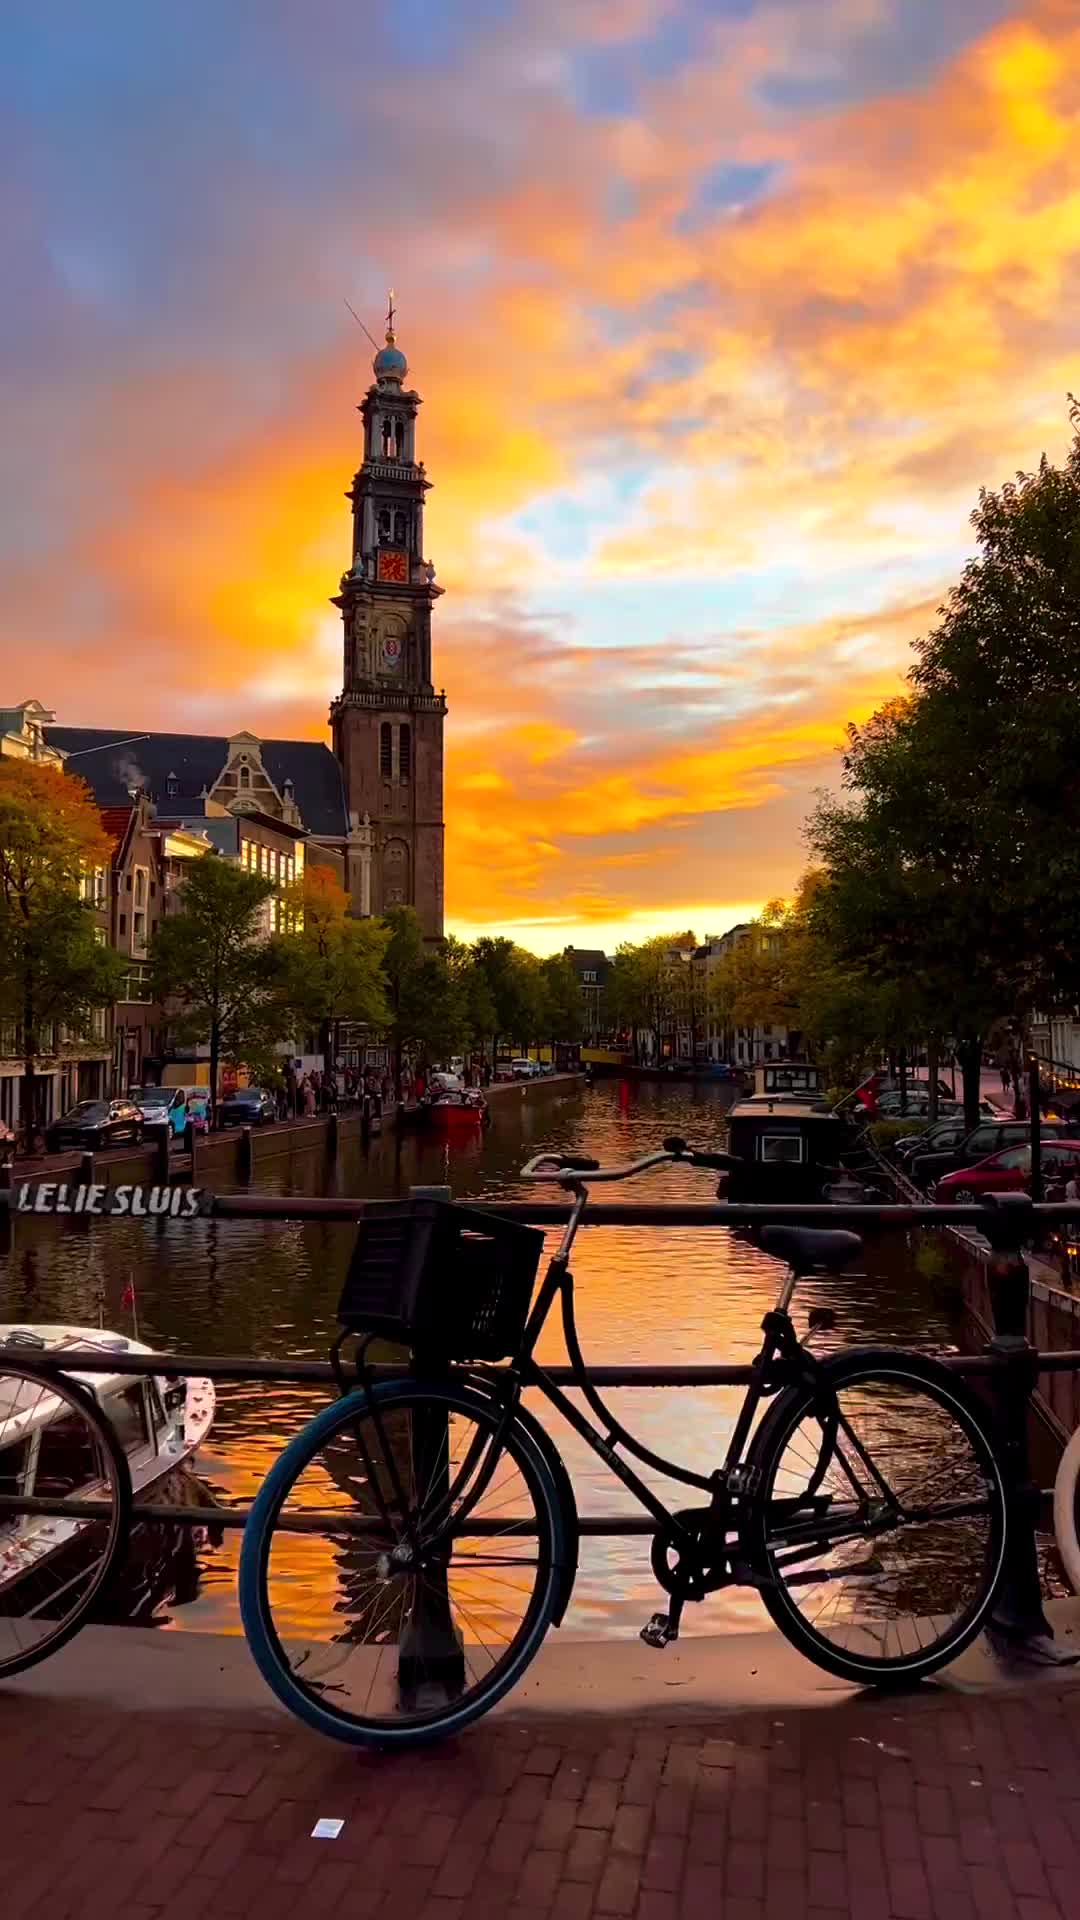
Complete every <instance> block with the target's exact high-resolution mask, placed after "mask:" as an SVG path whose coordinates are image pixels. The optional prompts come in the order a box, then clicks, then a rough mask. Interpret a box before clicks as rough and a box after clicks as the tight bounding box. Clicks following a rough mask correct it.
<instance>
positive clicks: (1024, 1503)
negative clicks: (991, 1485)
mask: <svg viewBox="0 0 1080 1920" xmlns="http://www.w3.org/2000/svg"><path fill="white" fill-rule="evenodd" d="M986 1199H987V1202H988V1205H987V1214H988V1218H987V1222H986V1227H985V1233H986V1237H987V1239H988V1240H989V1242H990V1245H991V1247H992V1248H993V1252H992V1255H991V1261H990V1303H991V1308H992V1311H993V1316H994V1335H993V1339H992V1340H991V1341H990V1345H989V1351H990V1352H991V1353H993V1354H996V1355H997V1356H998V1357H999V1359H1000V1360H1001V1365H1000V1366H999V1367H998V1368H996V1369H995V1371H994V1374H993V1376H992V1382H991V1390H992V1392H993V1395H994V1401H995V1416H996V1428H997V1443H998V1459H999V1462H1000V1465H1001V1473H1002V1479H1003V1481H1004V1485H1005V1504H1006V1527H1007V1534H1006V1545H1005V1564H1004V1567H1003V1568H1002V1574H1001V1582H1000V1585H999V1587H998V1593H997V1598H996V1600H995V1602H994V1608H993V1612H992V1613H991V1616H990V1626H989V1633H990V1637H991V1640H994V1641H996V1642H997V1644H998V1646H999V1648H1000V1649H1001V1650H1002V1651H1008V1652H1009V1653H1010V1654H1012V1655H1013V1656H1014V1657H1015V1658H1019V1659H1022V1660H1026V1661H1029V1662H1031V1663H1032V1664H1033V1665H1036V1666H1048V1667H1049V1666H1073V1665H1074V1664H1075V1663H1076V1661H1077V1660H1080V1653H1071V1652H1068V1651H1067V1650H1066V1649H1064V1648H1062V1647H1060V1646H1058V1644H1057V1642H1056V1641H1055V1639H1054V1633H1053V1628H1052V1627H1051V1625H1050V1622H1049V1621H1048V1619H1047V1617H1046V1614H1045V1612H1044V1610H1043V1601H1042V1586H1041V1583H1040V1580H1039V1556H1038V1552H1037V1549H1036V1545H1035V1529H1036V1525H1037V1522H1038V1518H1039V1506H1040V1495H1039V1489H1038V1487H1036V1486H1035V1485H1034V1484H1033V1482H1032V1479H1031V1464H1030V1459H1029V1451H1028V1420H1029V1418H1030V1413H1031V1394H1032V1391H1033V1389H1034V1386H1035V1381H1036V1378H1037V1371H1036V1364H1035V1349H1034V1347H1033V1346H1032V1345H1031V1342H1030V1341H1029V1339H1028V1337H1027V1324H1028V1302H1029V1299H1030V1294H1031V1276H1030V1275H1029V1273H1028V1268H1027V1262H1026V1260H1025V1259H1024V1255H1023V1248H1024V1246H1025V1245H1026V1244H1027V1243H1028V1242H1029V1241H1030V1240H1031V1239H1032V1238H1033V1237H1034V1232H1035V1222H1034V1220H1033V1218H1032V1213H1031V1205H1032V1203H1031V1199H1030V1196H1029V1195H1028V1194H1026V1193H997V1194H988V1195H987V1196H986Z"/></svg>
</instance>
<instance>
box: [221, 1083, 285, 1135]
mask: <svg viewBox="0 0 1080 1920" xmlns="http://www.w3.org/2000/svg"><path fill="white" fill-rule="evenodd" d="M276 1118H277V1104H276V1102H275V1100H274V1096H273V1094H272V1093H267V1091H266V1089H265V1087H237V1089H236V1091H235V1092H234V1093H230V1094H228V1095H227V1096H226V1098H225V1099H224V1100H223V1101H222V1102H221V1105H220V1106H219V1108H218V1123H219V1125H221V1126H223V1127H265V1126H266V1124H267V1122H268V1121H270V1120H276Z"/></svg>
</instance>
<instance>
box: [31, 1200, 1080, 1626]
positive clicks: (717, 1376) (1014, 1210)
mask: <svg viewBox="0 0 1080 1920" xmlns="http://www.w3.org/2000/svg"><path fill="white" fill-rule="evenodd" d="M180 1191H181V1192H184V1191H185V1190H183V1189H181V1190H180ZM186 1191H188V1192H189V1193H190V1194H191V1195H192V1196H193V1199H194V1200H195V1201H196V1203H197V1204H195V1205H194V1206H193V1209H192V1211H191V1213H190V1214H189V1215H188V1216H187V1219H186V1220H185V1219H184V1218H178V1217H174V1216H173V1217H169V1218H168V1219H166V1218H162V1219H161V1221H160V1223H159V1224H160V1226H161V1229H162V1230H175V1231H177V1232H182V1231H183V1230H184V1227H185V1224H191V1223H192V1222H193V1221H194V1220H195V1219H196V1218H197V1217H200V1216H201V1217H205V1216H206V1215H211V1216H213V1217H216V1218H219V1219H226V1220H227V1219H267V1220H273V1219H293V1220H318V1221H322V1222H327V1221H342V1222H348V1221H352V1222H356V1221H359V1220H361V1219H363V1217H364V1214H365V1212H366V1211H367V1209H368V1206H369V1205H370V1204H371V1203H369V1202H366V1201H364V1200H358V1199H351V1198H346V1197H339V1196H308V1195H291V1194H285V1195H276V1194H250V1193H243V1194H236V1193H232V1194H213V1193H207V1192H203V1191H200V1190H195V1189H189V1190H186ZM31 1198H32V1196H31ZM481 1204H482V1205H483V1206H485V1208H486V1210H487V1211H489V1212H492V1213H495V1214H498V1215H500V1216H501V1217H503V1218H504V1219H515V1220H520V1221H523V1222H525V1221H527V1222H529V1223H531V1224H535V1225H545V1226H547V1225H562V1224H564V1223H565V1222H566V1221H567V1220H568V1218H569V1215H570V1208H569V1205H568V1204H566V1203H560V1202H544V1201H537V1200H533V1199H529V1200H523V1201H497V1202H490V1203H489V1202H486V1201H484V1202H481ZM0 1209H5V1210H7V1209H10V1210H12V1211H15V1212H16V1213H17V1212H18V1211H19V1210H20V1209H19V1191H18V1187H17V1185H16V1186H15V1187H13V1188H11V1189H10V1190H5V1189H4V1188H3V1187H2V1186H0ZM27 1210H28V1211H33V1212H35V1213H36V1212H38V1208H37V1206H36V1205H33V1204H32V1205H31V1206H30V1207H29V1208H28V1209H27ZM108 1217H109V1216H108V1215H105V1216H104V1218H105V1219H106V1220H107V1219H108ZM124 1217H129V1216H128V1215H127V1214H125V1216H124ZM1070 1220H1071V1221H1080V1201H1060V1202H1048V1203H1043V1204H1038V1205H1036V1204H1035V1203H1033V1202H1032V1201H1031V1200H1030V1199H1029V1198H1028V1196H1027V1195H1026V1194H1022V1193H1018V1194H1002V1195H996V1196H990V1197H988V1199H987V1200H985V1201H983V1202H982V1203H979V1204H974V1205H969V1206H934V1205H918V1204H912V1205H879V1206H874V1205H861V1204H860V1205H851V1206H848V1205H837V1206H833V1205H817V1204H806V1205H796V1204H789V1205H758V1204H735V1203H729V1202H719V1203H708V1202H694V1201H675V1202H663V1203H653V1202H641V1201H623V1202H618V1203H608V1202H597V1203H595V1204H592V1205H590V1207H589V1209H588V1211H587V1212H586V1214H585V1215H584V1217H583V1220H582V1226H583V1227H596V1228H603V1227H612V1226H621V1227H626V1226H658V1227H673V1228H681V1229H695V1228H696V1229H701V1228H713V1227H726V1228H732V1227H737V1228H753V1227H758V1226H763V1225H766V1224H769V1223H778V1222H782V1223H787V1224H799V1225H806V1226H813V1225H825V1224H826V1223H827V1224H828V1225H829V1226H833V1227H837V1226H846V1227H851V1228H854V1229H855V1230H860V1229H861V1230H864V1231H867V1230H872V1231H875V1232H880V1231H890V1230H893V1231H899V1230H905V1229H910V1228H913V1227H917V1228H922V1227H957V1226H963V1227H973V1226H974V1227H977V1228H978V1229H979V1230H980V1232H981V1233H982V1234H983V1236H984V1237H985V1239H986V1240H987V1242H988V1243H989V1249H990V1252H989V1261H990V1297H991V1303H992V1308H993V1315H994V1333H993V1337H992V1339H991V1340H990V1342H989V1345H988V1348H987V1350H986V1352H985V1353H983V1354H945V1355H942V1356H939V1358H940V1359H941V1361H942V1364H943V1365H944V1366H946V1367H947V1368H949V1369H950V1370H952V1371H954V1372H956V1373H958V1374H961V1375H965V1376H969V1377H973V1378H977V1379H981V1380H982V1381H983V1382H984V1383H985V1385H986V1386H987V1388H988V1389H989V1392H990V1394H991V1396H992V1399H993V1404H994V1410H995V1433H996V1442H997V1447H998V1455H999V1460H1000V1463H1001V1467H1002V1473H1003V1479H1004V1482H1005V1490H1006V1499H1007V1502H1008V1508H1009V1529H1008V1534H1009V1542H1010V1545H1009V1554H1008V1562H1007V1566H1006V1569H1005V1574H1004V1577H1003V1580H1002V1583H1001V1588H1000V1592H999V1598H998V1602H997V1606H996V1608H995V1615H994V1625H995V1627H996V1629H997V1631H998V1633H999V1635H1000V1636H1001V1637H1002V1638H1003V1639H1005V1640H1007V1641H1009V1642H1010V1643H1012V1644H1013V1645H1015V1646H1019V1647H1021V1648H1023V1649H1025V1650H1028V1651H1034V1653H1035V1654H1036V1656H1037V1657H1038V1658H1039V1659H1040V1660H1041V1661H1045V1662H1053V1661H1055V1660H1056V1659H1061V1660H1064V1659H1073V1658H1075V1657H1076V1656H1074V1655H1064V1654H1062V1653H1061V1651H1060V1649H1057V1648H1056V1646H1055V1643H1054V1640H1053V1634H1052V1630H1051V1628H1050V1626H1049V1623H1048V1622H1047V1619H1046V1616H1045V1613H1044V1611H1043V1603H1042V1593H1041V1585H1040V1577H1039V1566H1038V1556H1037V1551H1036V1543H1035V1532H1036V1523H1037V1520H1038V1516H1039V1510H1040V1499H1041V1496H1040V1492H1039V1489H1038V1487H1037V1486H1035V1485H1034V1484H1033V1482H1032V1479H1031V1468H1030V1455H1029V1445H1028V1421H1029V1413H1030V1400H1031V1393H1032V1390H1033V1388H1034V1385H1035V1381H1036V1379H1037V1377H1038V1375H1039V1374H1040V1373H1053V1372H1073V1371H1075V1370H1077V1369H1080V1351H1068V1352H1058V1353H1039V1352H1037V1351H1036V1350H1035V1348H1034V1347H1033V1346H1032V1345H1031V1343H1030V1341H1029V1339H1028V1337H1027V1324H1028V1304H1029V1296H1030V1277H1029V1273H1028V1268H1027V1265H1026V1262H1025V1260H1024V1258H1023V1248H1024V1247H1025V1246H1026V1245H1028V1244H1030V1243H1031V1242H1032V1241H1034V1240H1037V1239H1038V1238H1039V1236H1040V1234H1041V1233H1042V1232H1043V1231H1044V1230H1045V1229H1047V1228H1050V1227H1054V1226H1061V1225H1064V1224H1065V1223H1066V1222H1068V1221H1070ZM5 1359H7V1360H10V1361H11V1362H13V1363H17V1362H19V1361H22V1362H24V1363H26V1362H29V1363H30V1364H32V1365H33V1366H34V1367H35V1368H37V1369H39V1370H40V1371H43V1372H46V1373H57V1374H59V1373H85V1374H90V1375H93V1374H95V1373H110V1374H134V1375H145V1374H161V1375H164V1376H166V1377H168V1376H173V1377H175V1378H181V1379H182V1378H190V1377H201V1378H209V1379H212V1380H246V1381H258V1380H265V1381H274V1382H281V1383H287V1384H309V1385H312V1386H333V1385H335V1384H336V1379H337V1376H336V1374H335V1372H334V1369H333V1368H332V1367H331V1365H330V1363H329V1362H328V1361H321V1360H301V1359H260V1358H257V1357H255V1356H252V1355H220V1354H215V1355H205V1354H174V1353H131V1352H116V1351H109V1352H103V1351H102V1349H100V1348H96V1347H95V1348H88V1349H85V1350H83V1349H76V1348H71V1347H68V1348H65V1349H64V1350H63V1352H62V1353H60V1352H57V1351H55V1350H53V1351H49V1350H37V1349H28V1348H27V1347H26V1346H22V1345H12V1346H6V1345H4V1344H2V1343H0V1370H2V1367H3V1362H4V1360H5ZM373 1371H374V1372H375V1373H376V1375H382V1376H390V1375H400V1374H402V1373H404V1372H406V1371H407V1369H405V1368H404V1367H401V1366H387V1367H376V1368H375V1369H374V1370H373ZM545 1371H546V1372H547V1373H548V1374H549V1375H550V1377H551V1378H552V1379H553V1380H554V1381H555V1382H557V1383H558V1384H559V1385H560V1386H563V1387H572V1386H573V1385H574V1382H575V1374H574V1371H573V1369H572V1368H571V1367H568V1366H550V1367H545ZM589 1377H590V1379H591V1380H592V1381H593V1382H594V1383H595V1384H596V1385H597V1386H598V1387H608V1388H618V1387H651V1388H664V1387H672V1388H676V1387H678V1388H685V1387H739V1386H746V1385H747V1384H748V1383H749V1381H750V1379H751V1369H750V1367H749V1366H748V1365H745V1364H738V1363H727V1362H720V1363H716V1364H713V1363H702V1364H700V1365H686V1364H680V1365H664V1364H655V1365H645V1366H605V1365H597V1366H590V1367H589ZM106 1511H107V1509H103V1512H106ZM249 1511H250V1509H249V1508H247V1507H216V1506H215V1507H191V1508H182V1507H175V1506H159V1505H155V1504H153V1503H152V1502H151V1503H136V1505H135V1507H134V1514H135V1516H136V1517H137V1518H139V1519H141V1520H145V1521H165V1522H168V1523H169V1524H170V1525H179V1526H205V1525H207V1524H212V1525H213V1526H215V1527H222V1528H229V1529H233V1528H242V1527H243V1526H244V1525H245V1523H246V1521H247V1518H248V1514H249ZM0 1512H28V1513H36V1512H40V1513H57V1514H60V1513H68V1512H72V1513H74V1514H76V1515H81V1516H82V1517H84V1518H85V1517H88V1514H89V1509H88V1507H87V1505H86V1503H85V1502H80V1503H77V1504H74V1503H71V1502H65V1501H63V1500H36V1499H33V1498H29V1497H17V1496H5V1497H3V1498H2V1499H0ZM653 1526H654V1523H653V1521H652V1520H651V1519H650V1518H648V1517H641V1518H637V1517H628V1516H626V1515H625V1514H618V1513H612V1514H597V1515H586V1516H582V1518H581V1530H582V1532H583V1533H584V1534H588V1535H598V1534H600V1535H605V1534H607V1535H610V1534H648V1533H651V1532H652V1531H653Z"/></svg>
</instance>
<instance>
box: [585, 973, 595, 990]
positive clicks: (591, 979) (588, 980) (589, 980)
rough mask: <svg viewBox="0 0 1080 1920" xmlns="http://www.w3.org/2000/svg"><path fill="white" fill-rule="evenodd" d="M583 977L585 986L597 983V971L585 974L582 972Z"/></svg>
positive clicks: (592, 985)
mask: <svg viewBox="0 0 1080 1920" xmlns="http://www.w3.org/2000/svg"><path fill="white" fill-rule="evenodd" d="M581 978H582V981H583V982H584V984H585V986H587V987H595V985H596V975H595V973H583V974H582V976H581Z"/></svg>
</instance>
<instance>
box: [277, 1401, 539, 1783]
mask: <svg viewBox="0 0 1080 1920" xmlns="http://www.w3.org/2000/svg"><path fill="white" fill-rule="evenodd" d="M502 1425H503V1420H502V1410H501V1408H500V1407H499V1406H498V1405H497V1403H495V1402H494V1401H492V1400H491V1399H489V1398H488V1397H487V1396H486V1395H485V1394H483V1393H481V1392H478V1391H477V1390H475V1389H474V1388H470V1387H468V1386H465V1385H457V1384H455V1383H453V1382H450V1381H448V1382H447V1383H445V1384H442V1383H432V1384H430V1385H429V1384H426V1383H425V1384H423V1385H421V1384H419V1383H414V1382H412V1381H408V1380H401V1381H387V1382H385V1383H383V1384H381V1385H378V1386H375V1387H374V1388H372V1390H371V1392H370V1393H368V1392H356V1393H353V1394H350V1395H349V1396H348V1397H347V1398H346V1399H343V1400H339V1401H337V1402H335V1403H334V1405H332V1406H330V1407H327V1408H325V1409H324V1411H323V1412H322V1413H320V1414H318V1415H316V1417H315V1419H314V1420H312V1421H311V1422H310V1423H309V1425H308V1426H306V1427H305V1428H304V1429H303V1431H302V1432H301V1433H299V1434H298V1435H297V1436H296V1439H295V1440H293V1441H292V1442H291V1444H290V1445H289V1446H288V1447H287V1448H286V1449H285V1452H284V1453H283V1454H282V1455H281V1457H280V1459H279V1460H278V1461H277V1462H276V1464H275V1465H274V1467H273V1468H272V1469H271V1471H270V1473H269V1475H268V1476H267V1478H266V1480H265V1482H264V1484H263V1486H262V1488H261V1490H260V1492H259V1495H258V1497H257V1499H256V1501H255V1504H254V1506H253V1508H252V1511H251V1518H250V1520H249V1521H248V1524H247V1526H246V1527H245V1529H244V1542H243V1548H242V1552H241V1556H240V1609H241V1614H242V1618H243V1623H244V1631H245V1633H246V1634H247V1637H248V1641H249V1643H250V1645H251V1650H252V1653H253V1654H254V1657H255V1660H256V1663H257V1664H258V1666H259V1669H260V1671H261V1672H262V1674H263V1677H264V1679H265V1680H266V1681H267V1682H268V1683H269V1685H270V1686H271V1687H272V1688H273V1690H274V1692H275V1693H276V1694H277V1696H278V1698H279V1699H280V1700H281V1701H283V1702H284V1704H285V1705H286V1706H287V1707H289V1708H291V1710H292V1711H293V1712H294V1713H296V1714H298V1715H299V1717H300V1718H301V1719H302V1720H305V1721H307V1723H308V1724H309V1725H310V1726H312V1727H315V1728H316V1729H317V1730H318V1731H319V1732H322V1733H327V1734H330V1735H331V1736H332V1737H333V1738H335V1739H338V1740H344V1741H347V1742H349V1743H351V1744H353V1745H357V1746H365V1745H368V1746H398V1747H400V1746H408V1745H417V1744H420V1743H421V1742H424V1741H427V1740H431V1739H436V1738H440V1737H441V1736H443V1735H444V1734H450V1733H456V1732H458V1731H460V1730H461V1729H462V1728H463V1727H466V1726H468V1725H469V1723H470V1722H471V1721H473V1720H475V1719H477V1718H478V1717H479V1715H480V1714H482V1713H485V1712H486V1711H487V1709H488V1708H489V1707H491V1706H494V1704H495V1702H496V1701H497V1700H499V1699H500V1698H501V1697H502V1695H503V1694H505V1693H506V1692H508V1691H509V1689H510V1688H511V1687H512V1686H513V1685H514V1683H515V1682H516V1681H517V1680H518V1679H519V1677H520V1676H521V1674H522V1673H523V1672H524V1670H525V1668H526V1667H527V1666H528V1664H529V1661H530V1660H531V1659H532V1657H533V1655H534V1654H535V1653H536V1651H537V1648H538V1647H539V1645H540V1642H541V1640H542V1639H543V1637H544V1633H545V1631H546V1629H547V1625H548V1622H549V1620H550V1618H551V1616H552V1613H553V1611H554V1609H555V1606H556V1602H557V1596H558V1592H559V1581H560V1579H561V1577H562V1570H563V1569H564V1568H565V1566H566V1563H567V1553H568V1532H567V1519H566V1515H565V1514H564V1512H563V1508H562V1503H561V1500H560V1496H559V1491H558V1487H557V1485H556V1482H555V1478H554V1475H553V1473H552V1470H551V1467H550V1466H549V1464H548V1461H547V1459H546V1458H545V1456H544V1452H543V1450H542V1448H541V1447H540V1445H539V1444H538V1443H537V1441H536V1440H535V1439H534V1438H533V1436H532V1434H531V1433H530V1431H529V1429H528V1427H527V1426H526V1425H525V1424H524V1423H523V1422H520V1421H511V1423H510V1426H509V1428H508V1430H507V1431H506V1433H505V1434H503V1432H502Z"/></svg>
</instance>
